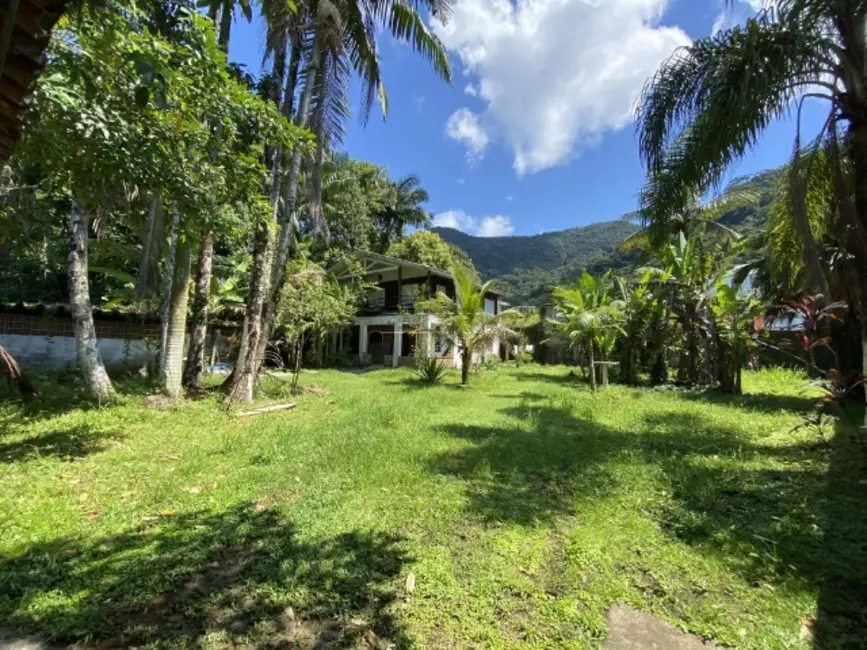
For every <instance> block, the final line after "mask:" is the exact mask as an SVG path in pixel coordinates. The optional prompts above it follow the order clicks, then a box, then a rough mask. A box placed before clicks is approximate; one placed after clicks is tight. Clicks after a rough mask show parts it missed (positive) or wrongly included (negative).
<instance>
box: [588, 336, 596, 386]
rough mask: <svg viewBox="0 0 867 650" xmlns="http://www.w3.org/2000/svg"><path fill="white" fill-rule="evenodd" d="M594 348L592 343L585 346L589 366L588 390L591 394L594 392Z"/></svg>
mask: <svg viewBox="0 0 867 650" xmlns="http://www.w3.org/2000/svg"><path fill="white" fill-rule="evenodd" d="M595 347H596V346H595V345H594V344H593V341H590V342H589V343H588V344H587V360H588V363H589V366H590V390H592V391H593V392H596V359H595V357H594V354H593V349H594V348H595Z"/></svg>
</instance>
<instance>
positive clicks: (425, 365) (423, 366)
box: [416, 357, 447, 384]
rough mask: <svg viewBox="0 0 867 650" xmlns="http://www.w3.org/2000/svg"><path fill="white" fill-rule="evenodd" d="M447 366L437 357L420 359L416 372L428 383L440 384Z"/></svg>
mask: <svg viewBox="0 0 867 650" xmlns="http://www.w3.org/2000/svg"><path fill="white" fill-rule="evenodd" d="M446 370H447V369H446V367H445V366H444V365H442V364H441V363H440V362H439V360H438V359H437V358H436V357H428V358H423V359H419V361H418V362H417V364H416V374H417V375H418V376H419V377H420V378H421V380H422V381H423V382H425V383H426V384H438V383H439V382H441V381H442V379H443V377H445V375H446Z"/></svg>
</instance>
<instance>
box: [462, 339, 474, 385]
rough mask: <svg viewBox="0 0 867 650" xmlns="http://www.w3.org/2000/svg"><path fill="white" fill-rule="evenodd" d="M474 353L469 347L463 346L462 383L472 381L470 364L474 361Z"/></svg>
mask: <svg viewBox="0 0 867 650" xmlns="http://www.w3.org/2000/svg"><path fill="white" fill-rule="evenodd" d="M472 360H473V355H472V353H471V352H470V351H469V349H468V348H467V346H463V347H462V348H461V385H462V386H466V385H467V384H468V383H469V381H470V364H471V363H472Z"/></svg>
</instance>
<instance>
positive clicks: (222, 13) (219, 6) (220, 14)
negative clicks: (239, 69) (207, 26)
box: [199, 0, 253, 54]
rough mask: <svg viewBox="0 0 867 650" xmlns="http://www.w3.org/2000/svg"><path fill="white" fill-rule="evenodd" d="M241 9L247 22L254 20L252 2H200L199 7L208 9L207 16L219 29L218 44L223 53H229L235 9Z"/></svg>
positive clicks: (204, 0) (241, 0) (232, 0)
mask: <svg viewBox="0 0 867 650" xmlns="http://www.w3.org/2000/svg"><path fill="white" fill-rule="evenodd" d="M236 6H237V8H239V9H240V10H241V13H242V14H244V18H246V19H247V22H250V21H252V20H253V5H252V3H251V2H250V0H237V1H236V0H199V7H200V8H202V9H207V14H208V16H209V17H210V18H211V20H213V21H214V26H215V27H217V28H218V32H217V42H218V43H219V44H220V47H221V48H223V51H224V52H226V53H227V54H228V53H229V39H230V38H231V35H232V21H233V20H234V19H235V8H236Z"/></svg>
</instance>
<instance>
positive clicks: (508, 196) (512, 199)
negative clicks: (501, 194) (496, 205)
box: [506, 194, 515, 201]
mask: <svg viewBox="0 0 867 650" xmlns="http://www.w3.org/2000/svg"><path fill="white" fill-rule="evenodd" d="M506 200H507V201H514V200H515V199H514V198H513V197H512V195H511V194H506Z"/></svg>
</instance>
